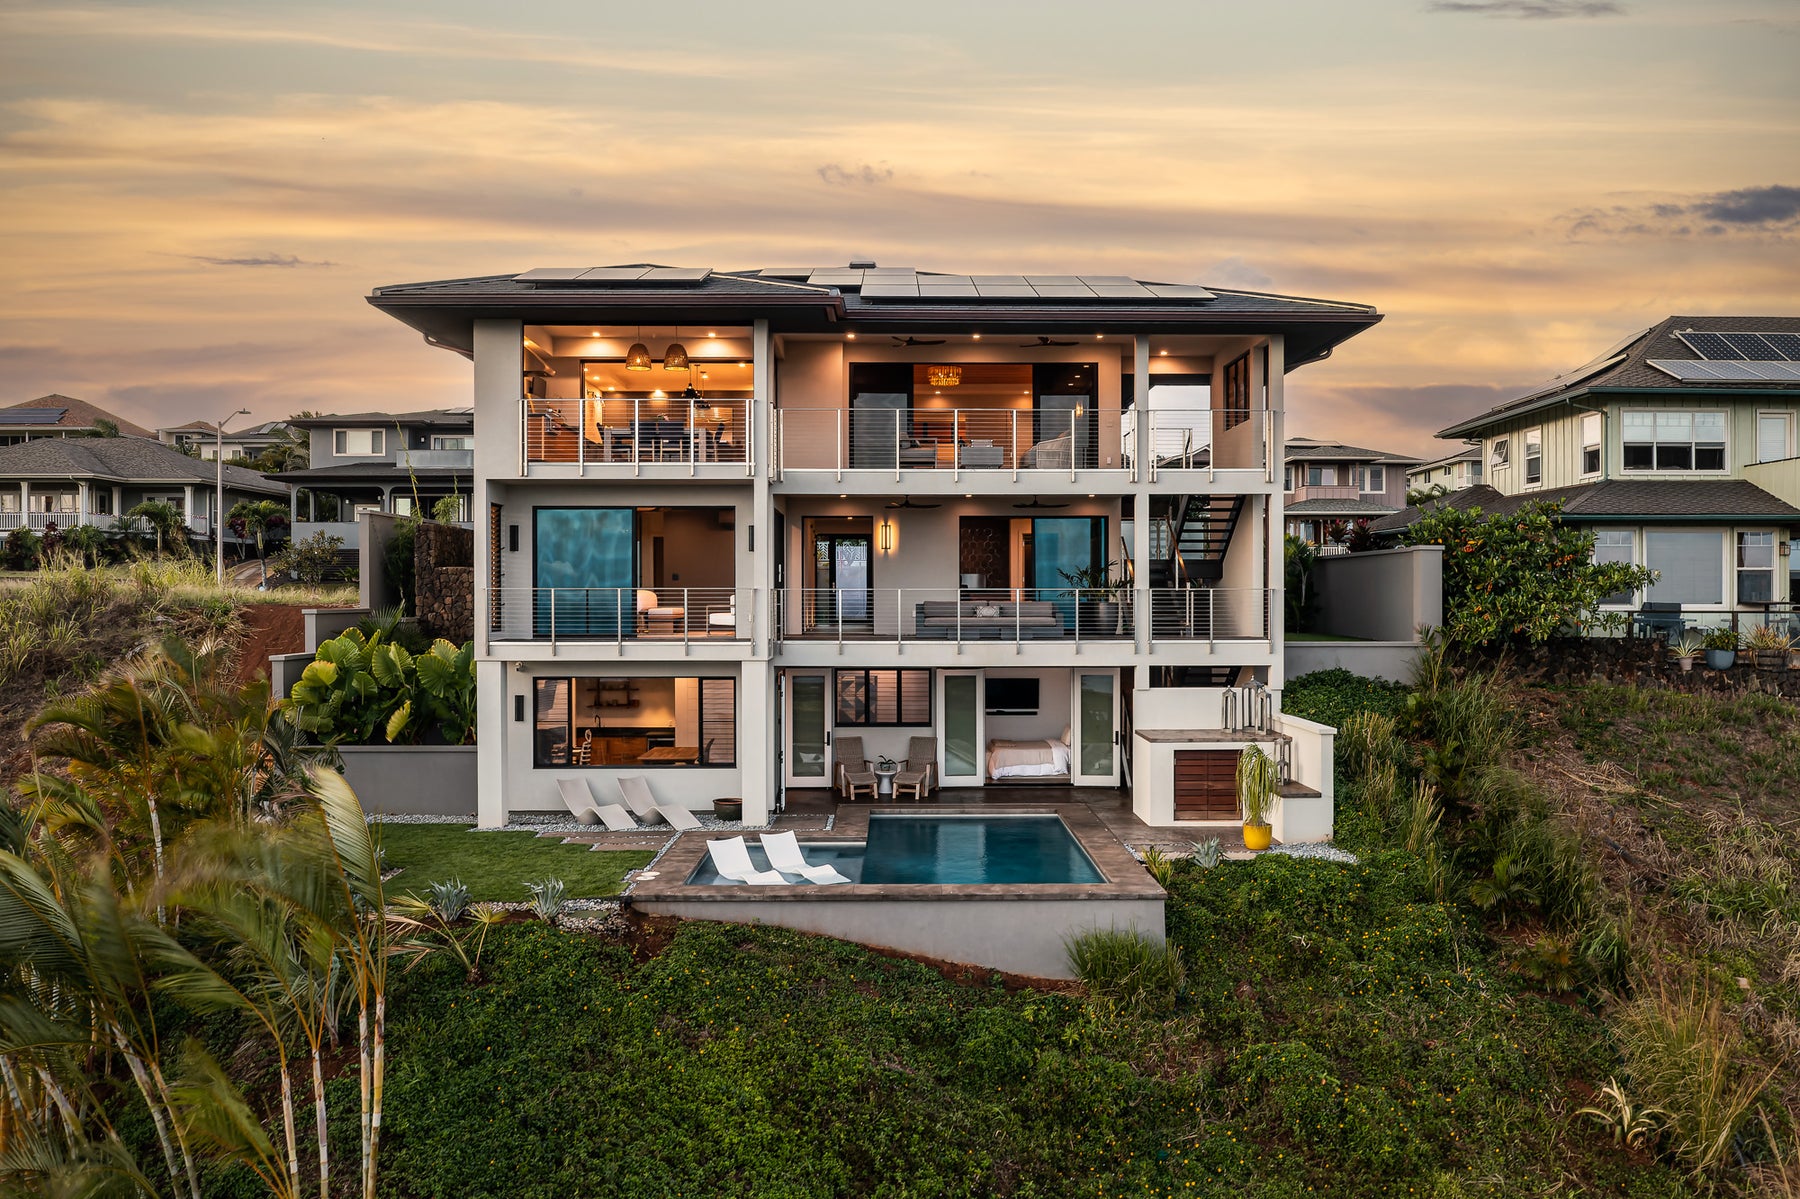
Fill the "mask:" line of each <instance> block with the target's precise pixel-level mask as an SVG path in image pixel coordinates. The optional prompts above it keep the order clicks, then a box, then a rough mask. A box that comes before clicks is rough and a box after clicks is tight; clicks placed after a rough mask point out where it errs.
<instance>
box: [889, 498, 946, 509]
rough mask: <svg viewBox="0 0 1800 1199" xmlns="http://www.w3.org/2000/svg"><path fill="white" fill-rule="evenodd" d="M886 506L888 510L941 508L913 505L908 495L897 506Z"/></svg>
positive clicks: (938, 505) (928, 505)
mask: <svg viewBox="0 0 1800 1199" xmlns="http://www.w3.org/2000/svg"><path fill="white" fill-rule="evenodd" d="M887 506H888V507H889V508H941V507H943V505H942V504H915V503H913V499H912V496H910V495H909V496H906V497H905V498H904V499H902V500H901V501H900V502H899V503H897V504H889V505H887Z"/></svg>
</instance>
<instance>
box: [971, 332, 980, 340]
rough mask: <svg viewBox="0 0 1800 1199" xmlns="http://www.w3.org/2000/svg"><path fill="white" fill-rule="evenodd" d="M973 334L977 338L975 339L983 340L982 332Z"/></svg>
mask: <svg viewBox="0 0 1800 1199" xmlns="http://www.w3.org/2000/svg"><path fill="white" fill-rule="evenodd" d="M973 336H974V338H975V340H976V341H980V340H981V334H979V333H976V334H973Z"/></svg>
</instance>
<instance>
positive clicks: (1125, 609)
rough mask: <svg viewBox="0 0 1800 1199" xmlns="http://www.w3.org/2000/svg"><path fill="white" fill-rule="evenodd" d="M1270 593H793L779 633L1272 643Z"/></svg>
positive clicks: (778, 619) (780, 613)
mask: <svg viewBox="0 0 1800 1199" xmlns="http://www.w3.org/2000/svg"><path fill="white" fill-rule="evenodd" d="M1270 594H1271V593H1270V592H1269V591H1268V590H1267V589H1266V588H1260V587H1256V588H1225V587H1209V588H1202V587H1158V588H1135V589H1126V588H1120V589H1105V590H1094V589H1079V588H1041V589H1033V588H1014V589H1008V590H973V591H972V590H968V589H964V588H955V587H948V588H933V587H889V588H857V587H831V588H814V587H796V588H788V589H786V590H784V591H781V592H778V593H777V595H776V601H777V602H776V612H775V624H776V636H777V637H778V638H781V639H786V640H792V641H836V642H839V643H845V642H883V641H886V642H932V641H945V642H954V643H968V642H981V641H1001V642H1012V643H1015V644H1022V643H1025V642H1033V643H1047V644H1064V645H1080V644H1081V643H1083V642H1107V643H1119V642H1125V643H1127V644H1131V643H1135V641H1136V639H1137V637H1138V634H1139V632H1140V629H1141V630H1142V631H1143V632H1145V633H1146V634H1147V635H1148V638H1149V640H1150V641H1152V642H1154V641H1156V640H1166V641H1243V640H1266V639H1267V638H1268V635H1269V634H1268V628H1269V625H1268V613H1269V595H1270Z"/></svg>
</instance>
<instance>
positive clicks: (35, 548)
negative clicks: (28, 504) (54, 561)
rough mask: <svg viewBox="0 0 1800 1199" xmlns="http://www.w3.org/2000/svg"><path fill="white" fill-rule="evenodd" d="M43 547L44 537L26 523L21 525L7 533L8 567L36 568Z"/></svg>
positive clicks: (18, 568)
mask: <svg viewBox="0 0 1800 1199" xmlns="http://www.w3.org/2000/svg"><path fill="white" fill-rule="evenodd" d="M43 548H44V539H43V538H41V537H39V536H38V535H37V534H36V533H34V532H33V531H32V530H30V529H28V528H26V527H25V526H24V525H20V526H19V527H18V528H16V529H14V530H13V531H12V532H10V533H8V534H7V535H6V568H7V569H8V570H36V569H37V565H38V559H39V557H40V556H41V555H42V553H43Z"/></svg>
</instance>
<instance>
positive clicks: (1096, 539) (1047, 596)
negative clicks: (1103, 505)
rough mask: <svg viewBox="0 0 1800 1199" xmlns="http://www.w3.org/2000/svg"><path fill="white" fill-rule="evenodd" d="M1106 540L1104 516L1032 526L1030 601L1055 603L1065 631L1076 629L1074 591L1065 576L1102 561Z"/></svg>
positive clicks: (1054, 518)
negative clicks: (1032, 591)
mask: <svg viewBox="0 0 1800 1199" xmlns="http://www.w3.org/2000/svg"><path fill="white" fill-rule="evenodd" d="M1105 538H1106V518H1105V517H1104V516H1050V517H1038V518H1036V519H1034V520H1033V521H1032V522H1031V586H1032V588H1033V589H1034V590H1035V593H1036V594H1035V595H1034V596H1033V597H1032V598H1034V599H1040V600H1049V601H1051V602H1052V603H1054V604H1055V605H1056V607H1057V610H1058V611H1060V612H1061V613H1062V620H1063V626H1064V627H1065V628H1068V629H1071V630H1073V629H1074V627H1075V609H1076V602H1075V594H1074V590H1075V589H1074V585H1073V584H1072V583H1070V582H1069V580H1068V576H1069V575H1072V574H1076V573H1077V572H1080V571H1084V570H1089V569H1092V568H1093V567H1096V566H1099V565H1101V564H1102V563H1103V562H1104V561H1105V559H1104V558H1103V557H1102V556H1101V554H1102V549H1103V547H1104V544H1105ZM1089 598H1090V599H1091V598H1092V597H1089Z"/></svg>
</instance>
